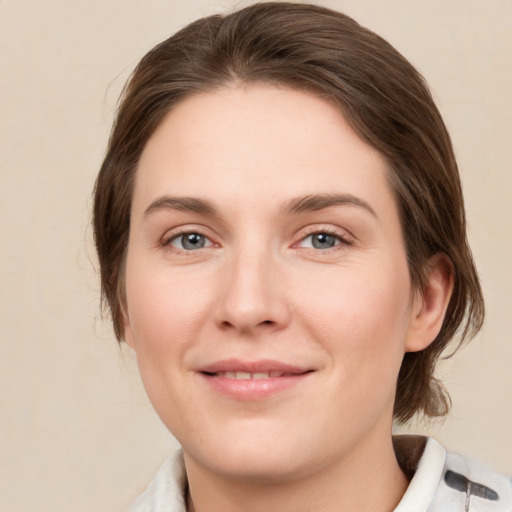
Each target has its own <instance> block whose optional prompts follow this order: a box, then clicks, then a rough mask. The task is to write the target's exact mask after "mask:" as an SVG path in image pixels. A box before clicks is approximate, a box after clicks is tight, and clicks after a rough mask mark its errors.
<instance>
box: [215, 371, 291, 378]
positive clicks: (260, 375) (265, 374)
mask: <svg viewBox="0 0 512 512" xmlns="http://www.w3.org/2000/svg"><path fill="white" fill-rule="evenodd" d="M283 375H285V374H283V372H279V371H275V370H272V371H270V372H256V373H249V372H219V373H217V376H218V377H226V378H227V379H236V380H250V379H255V380H261V379H273V378H276V377H282V376H283Z"/></svg>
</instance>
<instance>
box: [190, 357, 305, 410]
mask: <svg viewBox="0 0 512 512" xmlns="http://www.w3.org/2000/svg"><path fill="white" fill-rule="evenodd" d="M313 372H314V370H313V369H309V368H302V367H298V366H293V365H289V364H285V363H281V362H278V361H270V360H264V361H263V360H262V361H255V362H244V361H239V360H234V359H230V360H224V361H218V362H216V363H213V364H211V365H207V366H205V367H203V368H201V369H200V370H199V371H198V373H199V375H200V376H201V377H202V379H203V381H206V382H207V384H208V385H209V387H210V389H211V390H213V391H214V392H216V393H220V394H221V395H224V396H227V397H229V398H234V399H236V400H242V401H246V400H249V401H252V400H262V399H265V398H269V397H271V396H273V395H276V394H279V393H281V392H283V391H285V390H289V389H291V388H293V387H295V386H296V385H298V384H299V383H301V382H302V381H304V380H305V379H306V378H307V377H308V376H309V375H311V374H312V373H313Z"/></svg>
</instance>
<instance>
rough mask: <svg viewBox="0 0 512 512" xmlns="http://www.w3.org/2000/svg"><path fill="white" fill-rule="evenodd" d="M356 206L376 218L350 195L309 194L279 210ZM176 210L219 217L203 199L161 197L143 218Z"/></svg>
mask: <svg viewBox="0 0 512 512" xmlns="http://www.w3.org/2000/svg"><path fill="white" fill-rule="evenodd" d="M344 205H351V206H358V207H360V208H363V209H365V210H367V211H368V212H369V213H371V214H372V215H373V216H374V217H377V214H376V213H375V210H374V209H373V208H372V207H371V206H370V205H369V204H368V203H367V202H366V201H364V200H363V199H361V198H359V197H356V196H353V195H352V194H310V195H307V196H301V197H295V198H292V199H289V200H288V201H286V202H285V203H284V205H283V206H282V208H281V214H282V215H285V216H286V215H294V214H300V213H305V212H310V211H316V210H323V209H324V208H329V207H331V206H344ZM162 210H177V211H185V212H194V213H198V214H200V215H208V216H211V217H214V216H219V213H218V211H217V209H216V208H215V206H213V204H212V203H210V202H209V201H206V200H205V199H198V198H196V197H181V196H180V197H176V196H162V197H159V198H158V199H156V200H155V201H153V202H152V203H151V204H150V205H149V206H148V207H147V208H146V210H145V211H144V216H147V215H149V214H150V213H152V212H155V211H162Z"/></svg>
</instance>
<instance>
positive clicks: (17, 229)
mask: <svg viewBox="0 0 512 512" xmlns="http://www.w3.org/2000/svg"><path fill="white" fill-rule="evenodd" d="M247 3H248V2H243V3H238V5H246V4H247ZM322 4H323V5H326V6H329V7H333V8H337V9H339V10H342V11H344V12H346V13H347V14H350V15H353V16H354V17H355V18H356V19H357V20H358V21H360V22H361V23H362V24H364V25H366V26H368V27H369V28H371V29H373V30H375V31H376V32H377V33H379V34H380V35H382V36H384V37H385V38H387V39H388V40H389V41H390V42H391V43H392V44H394V45H395V46H396V47H397V48H398V49H399V50H400V51H401V52H402V53H404V54H405V56H406V57H407V58H409V59H410V60H411V61H412V62H413V63H414V64H415V65H416V66H417V67H418V68H419V70H420V71H421V72H422V73H423V74H424V76H425V77H426V78H427V80H428V81H429V83H430V85H431V87H432V90H433V93H434V96H435V98H436V100H437V102H438V104H439V106H440V108H441V111H442V112H443V114H444V117H445V120H446V123H447V125H448V127H449V129H450V131H451V134H452V137H453V141H454V145H455V148H456V152H457V155H458V159H459V164H460V168H461V173H462V178H463V183H464V190H465V195H466V201H467V212H468V221H469V236H470V240H471V243H472V247H473V250H474V255H475V259H476V261H477V265H478V267H479V269H480V273H481V278H482V283H483V288H484V292H485V297H486V300H487V308H488V311H487V321H486V324H485V327H484V329H483V331H482V333H481V334H480V335H479V336H478V338H476V339H475V340H474V341H473V342H472V343H471V344H470V345H469V346H468V347H467V348H465V349H464V350H463V351H461V352H460V353H459V354H457V355H456V356H455V357H454V358H453V359H452V360H450V361H447V362H446V363H443V364H442V366H441V367H440V372H439V375H440V376H441V377H442V378H443V380H444V382H445V383H446V385H447V387H448V389H449V390H450V392H451V394H452V398H453V401H454V407H453V411H452V414H451V416H450V417H449V419H448V420H446V422H445V423H444V424H436V425H434V426H432V427H430V429H429V430H430V431H431V432H433V433H434V435H435V436H436V437H437V438H438V439H439V440H441V441H442V442H443V443H444V444H445V445H446V446H447V447H449V448H450V449H452V450H457V451H462V452H465V453H467V454H470V455H474V456H476V457H479V458H481V459H484V460H485V461H487V462H489V463H491V464H492V465H494V466H495V467H496V468H497V469H500V470H502V471H505V472H508V473H512V443H511V442H510V432H512V412H511V407H510V405H511V402H512V391H511V387H512V386H511V385H512V377H511V370H510V368H511V361H512V344H511V343H510V326H509V320H510V317H511V312H512V311H511V307H510V303H511V301H510V290H512V271H511V269H510V262H511V261H512V240H511V234H512V228H511V221H512V201H510V194H511V191H512V172H511V163H512V129H511V126H512V100H511V96H510V91H512V59H511V56H512V31H511V30H510V21H511V20H512V1H510V0H486V1H485V2H483V1H482V0H428V1H424V0H423V1H421V0H417V1H416V0H388V1H382V0H339V1H334V0H333V1H327V0H326V1H325V2H322ZM233 6H235V2H233V1H227V0H226V1H221V0H219V1H206V0H188V1H172V0H145V1H142V0H138V1H134V0H124V1H122V2H120V1H113V0H112V1H107V0H70V1H66V2H64V1H57V0H32V1H23V0H2V1H0V84H1V86H0V87H1V95H0V216H1V217H0V218H1V220H2V228H1V238H0V240H1V242H0V243H1V252H0V276H1V283H0V311H1V317H0V320H1V323H0V325H1V333H2V334H1V344H0V408H1V418H0V509H1V510H9V511H10V512H18V511H19V512H22V511H27V510H38V511H39V512H50V511H51V512H58V511H67V510H69V509H70V508H72V509H73V510H74V511H75V512H81V511H86V510H87V511H89V510H94V511H95V512H106V511H109V512H111V511H114V510H119V511H120V510H123V509H124V507H126V506H127V505H128V504H129V503H130V502H131V501H132V500H133V499H134V498H135V497H136V496H137V495H138V494H139V493H140V492H141V491H142V490H143V488H144V486H145V485H146V484H147V483H148V482H149V480H150V479H151V478H152V477H153V475H154V473H155V472H156V470H157V468H158V466H159V464H160V463H161V462H162V461H163V459H164V458H165V457H166V455H167V454H168V453H169V451H170V450H171V449H173V448H174V447H175V446H176V444H175V441H174V440H173V439H172V438H171V436H170V434H168V433H167V431H166V430H165V428H164V427H163V426H162V425H161V424H160V421H159V419H158V418H157V416H156V414H155V413H154V412H153V410H152V408H151V406H150V405H149V403H148V400H147V398H146V396H145V393H144V391H143V389H142V386H141V383H140V380H139V377H138V374H137V368H136V363H135V360H134V357H133V356H132V354H131V353H130V351H129V350H127V349H126V348H125V349H123V350H120V349H119V348H118V347H117V344H116V342H115V340H114V337H113V335H112V332H111V329H110V326H109V325H108V323H107V322H103V321H102V320H101V316H100V310H99V282H98V277H97V273H96V270H95V265H96V260H95V255H94V250H93V247H92V244H91V238H92V236H91V228H90V225H89V216H90V208H91V190H92V187H93V183H94V179H95V175H96V173H97V170H98V168H99V165H100V163H101V160H102V155H103V152H104V150H105V146H106V141H107V137H108V133H109V130H110V125H111V122H112V118H113V113H114V110H115V104H116V100H117V97H118V95H119V92H120V90H121V87H122V85H123V83H124V81H125V79H126V78H127V76H128V75H129V73H130V72H131V70H132V69H133V67H134V66H135V64H136V63H137V61H138V59H139V58H140V57H142V55H143V54H144V53H145V52H146V51H147V50H149V49H150V48H151V47H152V46H153V45H154V44H156V43H157V42H159V41H160V40H162V39H163V38H165V37H167V36H168V35H170V34H171V33H172V32H173V31H175V30H176V29H178V28H180V27H181V26H183V25H184V24H186V23H187V22H189V21H192V20H193V19H195V18H197V17H200V16H203V15H207V14H210V13H212V12H219V11H220V12H223V11H225V10H226V9H229V8H232V7H233ZM414 429H415V430H418V429H419V430H425V427H421V426H416V427H414Z"/></svg>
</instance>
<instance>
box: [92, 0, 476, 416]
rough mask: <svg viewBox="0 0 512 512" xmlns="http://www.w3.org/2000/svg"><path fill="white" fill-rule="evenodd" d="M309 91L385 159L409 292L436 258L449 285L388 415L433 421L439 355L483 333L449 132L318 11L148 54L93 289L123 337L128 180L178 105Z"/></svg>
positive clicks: (364, 40)
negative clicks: (262, 87)
mask: <svg viewBox="0 0 512 512" xmlns="http://www.w3.org/2000/svg"><path fill="white" fill-rule="evenodd" d="M252 83H265V84H270V85H275V86H280V87H283V86H284V87H289V88H294V89H299V90H304V91H307V92H310V93H312V94H314V95H316V96H318V97H320V98H323V99H325V100H326V101H328V102H331V103H332V104H334V105H336V106H337V107H338V108H339V109H340V110H341V112H342V113H343V115H344V116H345V118H346V119H347V121H348V122H349V123H350V125H351V126H352V128H353V130H354V131H355V133H357V135H358V136H359V137H361V138H362V139H363V140H364V141H366V142H367V143H368V144H370V145H371V146H373V147H374V148H376V149H377V150H378V151H380V152H381V154H382V155H384V157H385V158H386V159H387V162H388V165H389V169H390V172H389V180H390V185H391V187H392V190H393V191H394V194H395V197H396V201H397V205H398V209H399V215H400V220H401V225H402V230H403V236H404V240H405V247H406V252H407V259H408V266H409V272H410V276H411V281H412V284H413V286H414V287H416V288H417V289H419V290H422V289H423V288H424V286H425V283H426V277H427V275H428V266H429V261H430V260H431V258H432V256H434V255H435V254H437V253H444V254H446V255H447V256H448V258H449V259H450V262H451V267H452V268H451V269H450V271H451V272H452V273H453V276H454V289H453V293H452V296H451V299H450V302H449V305H448V308H447V312H446V315H445V318H444V322H443V325H442V328H441V331H440V333H439V335H438V336H437V337H436V339H435V340H434V341H433V343H431V344H430V345H429V346H428V348H426V349H424V350H422V351H420V352H411V353H406V354H405V357H404V359H403V362H402V366H401V368H400V372H399V376H398V382H397V393H396V399H395V407H394V418H395V420H396V421H397V422H399V423H405V422H407V421H408V420H410V419H411V418H412V417H413V416H414V415H415V414H416V413H419V414H422V415H424V416H426V417H441V416H445V415H446V414H447V413H448V410H449V407H450V399H449V396H448V394H447V393H446V391H445V390H444V388H443V386H442V384H441V383H440V382H439V381H438V380H437V379H436V378H435V376H434V370H435V366H436V363H437V361H438V359H439V358H440V356H441V354H442V352H443V351H444V350H445V348H446V347H447V345H448V344H449V342H450V341H452V340H453V339H457V345H456V347H455V349H454V350H453V352H455V350H456V349H457V348H458V347H459V346H460V345H461V344H462V343H463V342H464V341H466V340H469V339H471V337H473V336H474V335H475V334H476V332H478V330H479V329H480V327H481V325H482V322H483V317H484V303H483V297H482V291H481V288H480V284H479V280H478V275H477V272H476V269H475V265H474V262H473V259H472V256H471V251H470V248H469V245H468V241H467V236H466V221H465V213H464V202H463V197H462V187H461V183H460V178H459V173H458V169H457V163H456V161H455V156H454V151H453V148H452V144H451V141H450V137H449V134H448V132H447V130H446V127H445V125H444V123H443V120H442V118H441V115H440V113H439V111H438V109H437V107H436V106H435V104H434V101H433V99H432V96H431V94H430V92H429V89H428V87H427V85H426V83H425V81H424V79H423V78H422V76H421V75H420V74H419V73H418V72H417V71H416V70H415V69H414V67H413V66H412V65H411V64H410V63H409V62H408V61H407V60H406V59H405V58H404V57H403V56H402V55H401V54H400V53H399V52H397V51H396V50H395V49H394V48H393V47H392V46H391V45H390V44H389V43H387V42H386V41H385V40H384V39H382V38H381V37H379V36H378V35H376V34H375V33H373V32H371V31H370V30H368V29H366V28H364V27H361V26H360V25H359V24H358V23H357V22H356V21H354V20H353V19H351V18H349V17H348V16H346V15H344V14H341V13H339V12H335V11H332V10H329V9H326V8H323V7H319V6H315V5H309V4H295V3H286V2H269V3H258V4H255V5H252V6H249V7H247V8H244V9H241V10H238V11H236V12H233V13H230V14H228V15H225V16H222V15H213V16H209V17H206V18H202V19H200V20H197V21H195V22H193V23H191V24H190V25H188V26H186V27H185V28H183V29H182V30H180V31H179V32H177V33H176V34H175V35H173V36H171V37H170V38H169V39H167V40H165V41H163V42H161V43H160V44H158V45H157V46H156V47H155V48H153V49H152V50H151V51H150V52H149V53H147V54H146V55H145V56H144V57H143V58H142V60H141V61H140V62H139V64H138V65H137V67H136V69H135V70H134V72H133V74H132V76H131V78H130V79H129V81H128V83H127V85H126V86H125V89H124V91H123V93H122V95H121V99H120V104H119V108H118V112H117V116H116V119H115V122H114V125H113V128H112V132H111V136H110V140H109V144H108V148H107V152H106V156H105V159H104V162H103V165H102V167H101V170H100V172H99V175H98V178H97V181H96V185H95V192H94V213H93V217H94V219H93V223H94V234H95V243H96V248H97V251H98V256H99V263H100V273H101V290H102V297H103V300H104V304H106V305H108V307H109V309H110V313H111V316H112V322H113V326H114V331H115V334H116V337H117V339H118V340H119V341H120V340H122V337H123V306H124V303H125V290H124V288H125V287H124V263H125V257H126V251H127V246H128V235H129V229H130V210H131V201H132V194H133V186H134V175H135V173H136V170H137V165H138V160H139V158H140V156H141V153H142V151H143V149H144V147H145V145H146V143H147V141H148V139H149V138H150V137H151V135H152V134H153V132H154V131H155V129H156V128H157V126H158V125H159V123H160V122H161V121H162V120H163V118H164V117H165V116H166V114H167V113H168V112H169V111H170V110H171V109H172V108H173V106H174V105H176V104H177V103H178V102H180V101H182V100H183V99H184V98H186V97H188V96H191V95H193V94H196V93H199V92H203V91H211V90H215V89H218V88H221V87H226V86H230V85H233V84H235V85H236V84H252Z"/></svg>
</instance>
